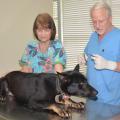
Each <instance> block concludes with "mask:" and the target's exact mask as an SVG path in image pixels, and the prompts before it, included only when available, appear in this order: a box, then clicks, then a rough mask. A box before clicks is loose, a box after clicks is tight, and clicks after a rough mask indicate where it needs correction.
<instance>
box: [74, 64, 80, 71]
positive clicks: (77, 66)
mask: <svg viewBox="0 0 120 120" xmlns="http://www.w3.org/2000/svg"><path fill="white" fill-rule="evenodd" d="M79 69H80V65H79V64H77V65H76V66H75V68H74V71H78V72H79Z"/></svg>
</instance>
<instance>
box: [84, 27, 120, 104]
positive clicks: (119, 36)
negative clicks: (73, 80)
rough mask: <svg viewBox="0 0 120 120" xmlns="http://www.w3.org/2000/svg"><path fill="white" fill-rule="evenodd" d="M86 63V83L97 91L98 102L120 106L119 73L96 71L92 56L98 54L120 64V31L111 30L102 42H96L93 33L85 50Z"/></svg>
mask: <svg viewBox="0 0 120 120" xmlns="http://www.w3.org/2000/svg"><path fill="white" fill-rule="evenodd" d="M85 54H86V55H87V56H88V61H87V78H88V82H89V83H90V84H91V85H92V86H93V87H94V88H95V89H96V90H98V95H97V97H98V101H101V102H104V103H108V104H113V105H120V72H116V71H112V70H107V69H104V70H97V69H95V67H94V65H95V64H94V61H93V60H92V59H91V56H92V55H93V54H99V55H101V56H102V57H104V58H105V59H107V60H111V61H115V62H120V29H118V28H115V27H114V28H113V29H112V31H110V32H109V33H107V34H106V35H105V36H104V38H103V39H102V40H98V34H97V33H96V32H94V33H93V34H92V35H91V37H90V40H89V42H88V44H87V46H86V48H85Z"/></svg>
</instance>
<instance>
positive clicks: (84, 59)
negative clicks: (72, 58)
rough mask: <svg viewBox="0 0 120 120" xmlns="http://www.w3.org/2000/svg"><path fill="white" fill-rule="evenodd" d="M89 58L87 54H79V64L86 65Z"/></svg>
mask: <svg viewBox="0 0 120 120" xmlns="http://www.w3.org/2000/svg"><path fill="white" fill-rule="evenodd" d="M87 59H88V57H87V55H86V54H84V55H81V56H79V58H78V61H79V64H80V65H85V64H86V62H87Z"/></svg>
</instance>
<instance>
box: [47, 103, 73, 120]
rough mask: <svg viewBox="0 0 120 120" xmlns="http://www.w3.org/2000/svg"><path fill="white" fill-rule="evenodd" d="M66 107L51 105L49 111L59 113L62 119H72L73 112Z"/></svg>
mask: <svg viewBox="0 0 120 120" xmlns="http://www.w3.org/2000/svg"><path fill="white" fill-rule="evenodd" d="M65 107H66V106H64V105H62V106H61V105H60V104H51V105H49V106H48V107H47V109H49V110H52V111H54V112H55V113H57V114H58V115H59V116H60V117H64V118H70V117H71V115H72V114H71V111H69V109H66V108H65Z"/></svg>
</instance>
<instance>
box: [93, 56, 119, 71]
mask: <svg viewBox="0 0 120 120" xmlns="http://www.w3.org/2000/svg"><path fill="white" fill-rule="evenodd" d="M91 58H92V59H93V60H94V62H95V68H96V69H99V70H101V69H109V70H115V69H116V68H117V63H116V62H113V61H108V60H106V59H105V58H103V57H102V56H100V55H98V54H95V55H93V56H92V57H91Z"/></svg>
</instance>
